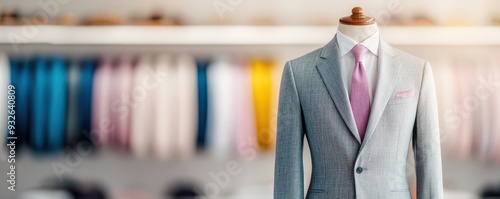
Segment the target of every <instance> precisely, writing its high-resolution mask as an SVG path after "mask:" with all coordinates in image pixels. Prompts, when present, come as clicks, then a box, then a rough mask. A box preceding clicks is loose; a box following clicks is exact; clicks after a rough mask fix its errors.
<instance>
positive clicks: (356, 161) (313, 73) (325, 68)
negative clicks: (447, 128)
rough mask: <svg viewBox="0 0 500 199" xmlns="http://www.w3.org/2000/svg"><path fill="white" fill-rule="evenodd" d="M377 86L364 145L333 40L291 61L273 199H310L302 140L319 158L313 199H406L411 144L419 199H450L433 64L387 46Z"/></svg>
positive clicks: (280, 114)
mask: <svg viewBox="0 0 500 199" xmlns="http://www.w3.org/2000/svg"><path fill="white" fill-rule="evenodd" d="M378 62H379V63H378V67H379V69H378V83H377V87H376V90H375V96H374V99H373V103H372V106H371V113H370V119H369V121H368V127H367V130H366V133H365V138H364V140H363V141H361V140H360V137H359V134H358V131H357V128H356V124H355V122H354V117H353V116H352V111H351V108H350V104H349V99H348V95H347V93H346V91H345V89H344V84H343V81H342V77H341V74H340V68H339V67H340V63H339V50H338V44H337V39H336V38H334V39H333V40H332V41H331V42H330V43H328V44H327V45H326V46H324V47H323V48H320V49H318V50H316V51H313V52H311V53H309V54H306V55H304V56H302V57H300V58H297V59H294V60H291V61H289V62H287V64H286V66H285V68H284V71H283V77H282V80H281V88H280V98H279V111H278V133H277V148H276V162H275V183H274V198H276V199H278V198H283V199H295V198H304V191H303V190H304V188H303V186H304V185H303V184H304V183H303V179H304V174H303V166H302V162H303V161H302V153H303V140H304V136H306V137H307V141H308V143H309V148H310V151H311V158H312V176H311V183H310V184H309V188H308V192H307V197H306V198H308V199H324V198H339V199H354V198H358V199H364V198H370V199H372V198H376V199H378V198H380V199H391V198H394V199H407V198H411V195H410V189H409V185H408V181H407V170H406V168H407V164H406V163H407V154H408V149H409V145H410V144H412V145H413V149H414V153H415V172H416V177H417V196H418V198H422V199H440V198H443V190H442V189H443V188H442V169H441V148H440V136H439V124H438V113H437V102H436V93H435V89H434V80H433V77H432V70H431V67H430V65H429V63H428V62H426V61H424V60H422V59H419V58H416V57H414V56H411V55H409V54H406V53H404V52H402V51H400V50H398V49H395V48H392V47H391V46H389V45H388V44H387V43H385V42H383V41H380V45H379V55H378Z"/></svg>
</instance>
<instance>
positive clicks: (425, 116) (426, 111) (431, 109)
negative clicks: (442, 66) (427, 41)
mask: <svg viewBox="0 0 500 199" xmlns="http://www.w3.org/2000/svg"><path fill="white" fill-rule="evenodd" d="M413 151H414V153H415V170H416V177H417V198H418V199H429V198H431V199H442V198H443V177H442V167H441V142H440V133H439V117H438V111H437V100H436V91H435V86H434V79H433V76H432V69H431V66H430V65H429V63H428V62H426V63H425V66H424V71H423V77H422V82H421V87H420V95H419V100H418V106H417V115H416V121H415V127H414V131H413Z"/></svg>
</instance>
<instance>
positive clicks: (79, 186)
mask: <svg viewBox="0 0 500 199" xmlns="http://www.w3.org/2000/svg"><path fill="white" fill-rule="evenodd" d="M42 189H45V190H60V191H65V192H67V193H69V194H70V195H71V196H73V198H74V199H106V198H107V197H106V194H105V190H104V189H103V187H102V186H100V185H99V184H97V183H81V182H79V181H78V180H76V179H72V178H64V179H63V180H59V179H55V178H53V179H49V180H47V181H46V183H44V187H42Z"/></svg>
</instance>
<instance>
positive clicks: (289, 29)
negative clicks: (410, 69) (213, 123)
mask: <svg viewBox="0 0 500 199" xmlns="http://www.w3.org/2000/svg"><path fill="white" fill-rule="evenodd" d="M380 31H381V35H382V38H383V39H384V40H385V41H387V42H388V43H390V44H392V45H411V46H429V45H431V46H433V45H441V46H442V45H450V46H457V45H488V46H491V45H500V37H499V35H500V27H494V26H484V27H382V28H381V30H380ZM335 32H336V27H327V26H172V27H145V26H48V25H40V26H0V35H1V36H0V44H11V43H20V44H54V45H324V44H325V43H327V42H328V41H329V40H331V39H332V37H333V35H334V34H335Z"/></svg>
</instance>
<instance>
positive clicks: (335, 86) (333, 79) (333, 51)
mask: <svg viewBox="0 0 500 199" xmlns="http://www.w3.org/2000/svg"><path fill="white" fill-rule="evenodd" d="M320 53H321V54H320V59H319V60H318V63H317V64H316V68H317V70H318V71H319V74H320V76H321V79H322V80H323V83H324V84H325V86H326V89H327V90H328V93H329V94H330V97H331V98H332V99H333V102H334V103H335V107H337V110H338V111H339V113H340V115H341V116H342V119H343V120H344V122H345V124H346V125H347V127H348V128H349V130H350V131H351V133H352V134H353V136H354V137H355V138H356V140H358V143H360V144H361V138H360V136H359V133H358V129H357V127H356V123H355V122H354V117H353V116H352V111H351V105H350V103H349V98H348V96H347V92H346V90H345V86H344V82H343V80H342V74H341V71H340V67H341V66H340V60H339V56H340V54H339V50H338V44H337V36H335V37H334V38H333V40H331V41H330V42H329V43H328V44H327V45H326V46H324V47H323V48H322V50H321V52H320Z"/></svg>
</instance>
